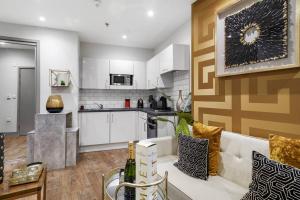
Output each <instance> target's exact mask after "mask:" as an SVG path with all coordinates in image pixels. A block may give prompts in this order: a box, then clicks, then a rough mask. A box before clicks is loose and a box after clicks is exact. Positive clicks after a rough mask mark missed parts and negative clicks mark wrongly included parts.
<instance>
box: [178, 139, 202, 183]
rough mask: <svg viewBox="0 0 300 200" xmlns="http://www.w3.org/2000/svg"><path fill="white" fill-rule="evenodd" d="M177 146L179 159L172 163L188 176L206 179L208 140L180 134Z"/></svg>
mask: <svg viewBox="0 0 300 200" xmlns="http://www.w3.org/2000/svg"><path fill="white" fill-rule="evenodd" d="M178 148H179V159H178V162H177V163H175V164H174V165H175V166H176V167H177V168H178V169H179V170H180V171H182V172H184V173H185V174H187V175H189V176H192V177H195V178H200V179H203V180H207V178H208V170H207V164H208V140H207V139H197V138H192V137H190V136H185V135H181V134H180V135H179V137H178Z"/></svg>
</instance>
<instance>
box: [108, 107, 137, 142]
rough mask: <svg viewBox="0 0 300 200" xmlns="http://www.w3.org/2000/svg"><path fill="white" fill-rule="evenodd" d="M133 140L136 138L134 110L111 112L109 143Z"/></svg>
mask: <svg viewBox="0 0 300 200" xmlns="http://www.w3.org/2000/svg"><path fill="white" fill-rule="evenodd" d="M135 140H137V138H136V115H135V112H130V111H126V112H112V113H111V129H110V143H120V142H128V141H135Z"/></svg>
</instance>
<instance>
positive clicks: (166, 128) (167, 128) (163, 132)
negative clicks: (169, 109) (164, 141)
mask: <svg viewBox="0 0 300 200" xmlns="http://www.w3.org/2000/svg"><path fill="white" fill-rule="evenodd" d="M160 117H162V118H165V119H168V120H170V121H172V122H174V121H175V117H174V116H160ZM174 135H175V130H174V126H173V124H172V123H171V122H163V121H157V137H165V136H174Z"/></svg>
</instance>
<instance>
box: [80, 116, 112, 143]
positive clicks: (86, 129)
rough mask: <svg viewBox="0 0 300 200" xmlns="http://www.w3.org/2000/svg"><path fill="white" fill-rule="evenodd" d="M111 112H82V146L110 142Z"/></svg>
mask: <svg viewBox="0 0 300 200" xmlns="http://www.w3.org/2000/svg"><path fill="white" fill-rule="evenodd" d="M109 127H110V125H109V113H106V112H91V113H80V146H88V145H99V144H108V143H109V142H110V141H109Z"/></svg>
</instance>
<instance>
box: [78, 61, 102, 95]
mask: <svg viewBox="0 0 300 200" xmlns="http://www.w3.org/2000/svg"><path fill="white" fill-rule="evenodd" d="M97 68H98V62H97V60H96V59H91V58H83V60H82V76H81V88H84V89H97Z"/></svg>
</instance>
